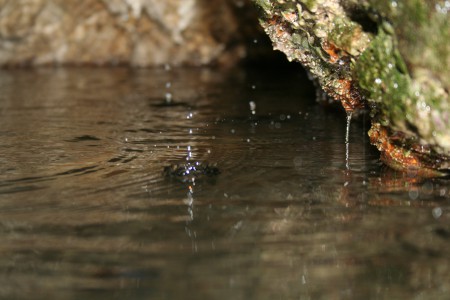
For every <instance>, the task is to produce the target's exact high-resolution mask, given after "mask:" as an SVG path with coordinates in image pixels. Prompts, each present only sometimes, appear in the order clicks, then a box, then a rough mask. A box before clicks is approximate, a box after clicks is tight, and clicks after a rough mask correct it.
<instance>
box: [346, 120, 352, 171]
mask: <svg viewBox="0 0 450 300" xmlns="http://www.w3.org/2000/svg"><path fill="white" fill-rule="evenodd" d="M351 121H352V112H351V111H348V112H347V127H346V129H345V168H346V169H347V170H350V164H349V152H350V149H349V147H350V123H351Z"/></svg>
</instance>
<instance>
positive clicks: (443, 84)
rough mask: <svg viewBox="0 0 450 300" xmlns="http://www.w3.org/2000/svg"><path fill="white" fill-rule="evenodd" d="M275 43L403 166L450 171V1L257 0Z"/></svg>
mask: <svg viewBox="0 0 450 300" xmlns="http://www.w3.org/2000/svg"><path fill="white" fill-rule="evenodd" d="M253 1H254V2H255V3H256V4H257V6H258V7H259V9H260V12H261V14H260V15H261V18H260V21H261V24H262V26H263V27H264V29H265V31H266V33H267V34H268V35H269V37H270V38H271V40H272V42H273V45H274V47H275V49H278V50H281V51H282V52H284V53H285V54H286V56H287V58H288V59H289V60H291V61H298V62H300V63H302V64H303V65H304V66H305V67H306V68H307V69H308V70H309V72H310V73H311V75H312V77H313V78H314V79H315V81H317V83H318V85H319V86H320V87H321V88H322V89H323V91H325V92H326V94H327V95H328V96H329V97H331V98H332V99H334V100H338V101H340V102H341V103H342V105H343V107H344V108H345V109H346V110H347V111H354V110H357V109H359V108H361V107H363V106H366V107H368V108H369V109H370V114H371V120H372V128H371V129H370V131H369V136H370V138H371V142H372V144H374V145H375V146H377V148H378V149H379V150H380V151H381V158H382V160H383V161H384V162H385V163H386V164H388V165H389V166H391V167H392V168H394V169H397V170H404V171H405V170H406V171H407V170H409V171H410V170H411V169H413V170H414V171H415V173H416V174H418V175H420V176H438V175H443V174H445V173H448V172H450V109H449V107H450V103H449V96H448V94H449V91H450V69H449V67H448V66H449V64H450V55H449V50H450V43H449V41H450V18H449V10H450V4H449V3H450V2H449V1H442V0H430V1H420V0H411V1H393V0H381V1H380V0H363V1H356V0H308V1H300V0H253Z"/></svg>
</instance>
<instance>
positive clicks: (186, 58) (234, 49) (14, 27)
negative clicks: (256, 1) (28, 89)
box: [0, 0, 258, 66]
mask: <svg viewBox="0 0 450 300" xmlns="http://www.w3.org/2000/svg"><path fill="white" fill-rule="evenodd" d="M249 5H251V4H250V3H249V1H245V0H182V1H181V0H164V1H160V0H83V1H78V0H32V1H30V0H0V66H17V65H32V66H35V65H53V64H57V65H59V64H62V65H69V64H73V65H80V64H94V65H114V64H130V65H133V66H156V65H163V64H168V63H169V64H172V65H204V64H213V63H219V64H220V63H222V64H227V63H232V62H234V61H236V60H239V59H241V58H242V57H244V56H246V55H247V54H248V51H249V48H248V47H246V43H247V44H248V43H250V39H251V40H252V38H251V36H252V35H253V36H255V35H257V34H258V33H257V32H255V30H256V31H257V28H258V27H257V26H255V24H257V21H256V20H257V19H256V15H255V14H254V13H252V12H253V11H254V10H249V9H247V8H248V6H249ZM249 25H250V26H249Z"/></svg>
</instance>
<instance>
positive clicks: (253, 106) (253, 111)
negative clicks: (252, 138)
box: [248, 101, 256, 115]
mask: <svg viewBox="0 0 450 300" xmlns="http://www.w3.org/2000/svg"><path fill="white" fill-rule="evenodd" d="M248 104H249V106H250V110H251V112H252V115H254V114H255V113H256V112H255V110H256V103H255V101H250V102H249V103H248Z"/></svg>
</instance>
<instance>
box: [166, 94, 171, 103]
mask: <svg viewBox="0 0 450 300" xmlns="http://www.w3.org/2000/svg"><path fill="white" fill-rule="evenodd" d="M166 103H168V104H169V103H172V94H171V93H166Z"/></svg>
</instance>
